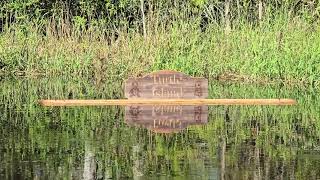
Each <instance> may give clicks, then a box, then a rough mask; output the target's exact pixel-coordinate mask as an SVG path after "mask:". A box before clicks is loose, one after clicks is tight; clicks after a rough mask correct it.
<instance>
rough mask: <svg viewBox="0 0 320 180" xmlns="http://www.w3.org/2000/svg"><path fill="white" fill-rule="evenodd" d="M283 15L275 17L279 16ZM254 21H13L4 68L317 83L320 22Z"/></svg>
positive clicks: (3, 38)
mask: <svg viewBox="0 0 320 180" xmlns="http://www.w3.org/2000/svg"><path fill="white" fill-rule="evenodd" d="M277 19H278V20H277ZM277 19H275V20H274V21H273V22H272V23H271V22H264V23H261V24H260V26H255V27H254V26H253V25H250V24H249V23H245V22H243V23H241V22H240V21H239V22H238V23H237V24H236V28H233V29H232V30H231V32H230V33H228V34H226V33H225V31H224V28H223V27H221V26H220V25H215V24H209V25H208V26H207V28H206V30H201V28H200V24H199V23H200V20H193V21H192V22H188V23H187V22H184V21H177V22H174V23H172V24H173V25H170V26H169V25H168V26H166V27H164V26H161V25H157V26H155V25H154V26H153V25H152V23H150V24H148V26H147V27H148V29H147V36H146V37H145V38H144V37H143V35H142V34H141V33H140V32H138V31H137V30H129V31H128V30H121V29H119V30H118V31H116V32H109V33H108V34H106V32H105V31H104V30H101V29H95V28H89V29H87V30H83V31H80V30H77V29H76V28H71V26H70V25H68V24H63V23H61V24H59V25H57V24H52V23H48V25H46V26H45V29H44V28H43V26H41V27H40V26H38V25H37V24H32V22H30V23H24V25H21V24H13V25H11V26H10V27H9V28H7V29H5V30H4V31H3V32H2V33H0V65H1V71H0V72H1V73H2V74H14V75H39V74H41V75H45V76H52V75H68V76H83V77H94V78H96V79H97V80H98V81H99V80H103V79H106V78H108V79H111V78H114V79H115V80H119V79H120V80H122V79H124V78H127V77H128V76H139V75H142V74H145V73H147V72H150V71H155V70H159V69H173V70H178V71H182V72H185V73H186V74H190V75H197V76H205V77H207V78H213V79H220V80H224V79H227V80H240V81H250V82H251V81H259V82H271V81H281V82H286V83H288V84H291V83H304V84H310V85H314V86H318V85H319V81H320V46H319V44H320V26H319V25H317V24H309V23H307V22H306V21H304V20H301V19H299V18H297V19H293V20H290V21H286V20H285V19H283V18H281V17H279V18H277Z"/></svg>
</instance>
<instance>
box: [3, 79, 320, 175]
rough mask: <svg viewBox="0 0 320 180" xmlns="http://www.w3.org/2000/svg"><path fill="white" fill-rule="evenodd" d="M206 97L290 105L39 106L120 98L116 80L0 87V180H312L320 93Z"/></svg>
mask: <svg viewBox="0 0 320 180" xmlns="http://www.w3.org/2000/svg"><path fill="white" fill-rule="evenodd" d="M209 92H210V94H209V96H210V98H279V97H281V98H294V99H296V100H297V101H298V105H296V106H209V107H206V106H201V107H197V106H148V107H143V106H127V107H123V106H106V107H50V108H48V107H41V106H40V105H39V104H38V103H37V101H38V100H39V99H117V98H123V84H121V82H120V81H119V82H114V81H110V82H109V81H104V82H99V83H97V82H95V81H91V80H83V79H76V80H75V79H61V78H60V79H52V78H51V79H46V78H42V79H2V80H1V81H0V179H319V178H320V139H319V137H320V103H319V100H320V92H319V89H315V88H309V87H294V86H281V85H277V84H270V85H252V84H236V83H233V84H228V83H219V82H213V81H212V82H210V83H209Z"/></svg>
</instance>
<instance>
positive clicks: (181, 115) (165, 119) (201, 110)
mask: <svg viewBox="0 0 320 180" xmlns="http://www.w3.org/2000/svg"><path fill="white" fill-rule="evenodd" d="M125 122H126V123H127V124H128V125H131V126H139V127H144V128H147V129H150V130H152V131H155V132H160V133H171V132H177V131H180V130H182V129H185V128H186V127H187V126H190V125H203V124H206V123H207V122H208V106H180V105H153V106H151V105H130V106H126V107H125Z"/></svg>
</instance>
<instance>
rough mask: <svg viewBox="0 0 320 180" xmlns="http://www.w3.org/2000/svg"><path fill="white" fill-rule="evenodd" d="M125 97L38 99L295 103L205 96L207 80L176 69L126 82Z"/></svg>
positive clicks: (58, 102) (65, 103)
mask: <svg viewBox="0 0 320 180" xmlns="http://www.w3.org/2000/svg"><path fill="white" fill-rule="evenodd" d="M124 95H125V97H126V98H128V99H110V100H41V101H40V104H41V105H44V106H113V105H133V104H136V105H294V104H296V101H295V100H293V99H206V98H207V97H208V80H207V79H205V78H194V77H190V76H187V75H185V74H183V73H181V72H177V71H168V70H163V71H157V72H153V73H150V74H148V75H146V76H144V77H141V78H129V79H128V80H127V81H126V82H125V87H124Z"/></svg>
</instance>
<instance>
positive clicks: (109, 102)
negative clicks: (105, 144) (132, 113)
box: [39, 99, 296, 106]
mask: <svg viewBox="0 0 320 180" xmlns="http://www.w3.org/2000/svg"><path fill="white" fill-rule="evenodd" d="M39 103H40V104H41V105H43V106H113V105H132V104H137V105H295V104H296V101H295V100H293V99H110V100H41V101H39Z"/></svg>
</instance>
